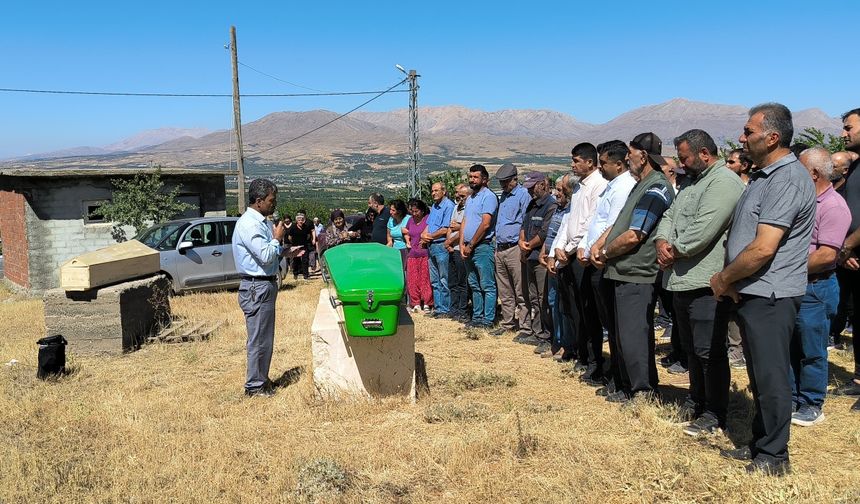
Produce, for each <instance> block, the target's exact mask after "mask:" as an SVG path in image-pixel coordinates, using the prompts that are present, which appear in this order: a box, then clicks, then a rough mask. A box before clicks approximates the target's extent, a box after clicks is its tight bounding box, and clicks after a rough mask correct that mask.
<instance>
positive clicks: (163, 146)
mask: <svg viewBox="0 0 860 504" xmlns="http://www.w3.org/2000/svg"><path fill="white" fill-rule="evenodd" d="M418 114H419V116H418V117H419V132H420V147H421V152H422V154H423V155H425V156H437V157H439V158H442V159H449V160H452V159H464V160H466V159H470V160H481V159H488V158H492V159H506V158H510V157H512V156H519V157H523V156H528V155H535V156H550V157H565V156H567V155H569V154H568V153H569V152H570V148H571V147H572V146H573V145H574V144H575V143H578V142H581V141H590V142H595V143H596V142H602V141H606V140H609V139H614V138H618V139H620V140H624V141H629V140H630V139H631V138H633V137H634V136H635V135H636V134H638V133H642V132H646V131H653V132H655V133H657V135H659V136H660V138H661V139H662V140H663V145H664V148H666V149H667V150H668V151H671V150H672V139H673V138H674V137H676V136H677V135H679V134H680V133H682V132H684V131H686V130H688V129H691V128H701V129H704V130H705V131H707V132H709V133H710V134H711V135H712V136H713V137H714V138H715V140H717V141H718V142H719V143H722V142H723V141H724V140H725V139H731V140H733V141H736V139H737V137H738V135H739V134H740V132H741V129H742V127H743V124H744V123H745V122H746V119H747V108H746V107H742V106H737V105H720V104H712V103H703V102H695V101H691V100H686V99H683V98H676V99H673V100H669V101H667V102H664V103H659V104H656V105H648V106H644V107H640V108H637V109H634V110H631V111H629V112H626V113H624V114H621V115H619V116H618V117H616V118H614V119H612V120H610V121H609V122H606V123H603V124H589V123H586V122H582V121H579V120H577V119H576V118H575V117H573V116H571V115H568V114H564V113H561V112H556V111H552V110H500V111H495V112H487V111H482V110H476V109H470V108H466V107H461V106H444V107H421V108H420V109H419V111H418ZM335 117H337V114H336V113H334V112H330V111H326V110H313V111H309V112H275V113H272V114H268V115H266V116H265V117H263V118H261V119H259V120H257V121H253V122H250V123H247V124H244V125H243V126H242V134H243V140H244V144H245V145H244V148H245V157H246V159H248V160H249V161H250V162H251V163H258V164H271V165H284V164H289V165H296V166H303V167H306V168H307V169H310V170H316V169H320V168H325V167H331V166H332V165H333V163H335V161H334V160H336V159H338V158H339V157H344V156H355V155H361V156H397V157H399V156H404V155H405V153H406V152H407V151H408V138H407V131H408V111H407V110H406V109H398V110H392V111H389V112H362V111H358V112H355V113H353V114H351V115H350V116H347V117H345V118H343V119H341V120H338V121H335V122H333V123H331V124H329V125H328V126H326V127H323V128H321V129H319V131H316V132H314V133H312V134H309V135H307V136H304V137H302V138H299V139H296V138H297V137H299V136H300V135H302V134H304V133H307V132H309V131H311V130H313V129H315V128H318V127H320V126H322V125H324V124H326V123H327V122H329V121H332V120H333V119H334V118H335ZM794 122H795V129H796V131H797V132H800V131H802V130H803V128H805V127H808V126H814V127H816V128H819V129H821V130H823V131H825V132H828V133H837V132H838V131H839V130H840V129H841V121H840V120H839V119H837V118H834V117H829V116H828V115H827V114H825V113H824V112H822V111H821V110H819V109H807V110H800V111H797V112H795V114H794ZM293 139H296V140H293ZM291 140H293V141H291ZM232 143H233V133H232V131H217V132H212V133H209V132H208V131H206V130H203V129H193V130H187V129H180V128H161V129H157V130H149V131H145V132H142V133H140V134H138V135H135V136H133V137H130V138H128V139H125V140H122V141H120V142H116V143H114V144H111V145H108V146H104V147H102V148H92V147H82V148H77V149H68V150H64V151H57V152H53V153H46V154H42V155H37V156H28V157H27V158H20V159H18V160H16V162H18V163H20V162H28V161H30V162H32V161H34V160H37V159H42V158H54V159H52V160H50V161H45V162H44V163H46V164H49V165H60V164H64V165H68V164H77V165H83V164H86V165H89V166H99V165H112V166H115V165H118V164H120V165H127V166H131V167H133V166H138V165H144V164H148V163H151V162H155V163H160V164H163V165H165V166H211V165H213V164H214V165H217V164H221V165H224V164H226V163H228V162H229V160H230V159H231V147H232ZM371 164H372V163H371Z"/></svg>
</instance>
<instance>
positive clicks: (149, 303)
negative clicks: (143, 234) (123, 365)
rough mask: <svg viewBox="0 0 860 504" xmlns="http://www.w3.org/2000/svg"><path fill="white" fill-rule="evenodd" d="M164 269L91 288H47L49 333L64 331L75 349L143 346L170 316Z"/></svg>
mask: <svg viewBox="0 0 860 504" xmlns="http://www.w3.org/2000/svg"><path fill="white" fill-rule="evenodd" d="M169 288H170V282H169V281H168V280H167V277H165V276H164V275H154V276H151V277H148V278H143V279H140V280H132V281H129V282H122V283H119V284H115V285H111V286H108V287H102V288H99V289H92V290H89V291H85V292H67V291H65V290H64V289H62V288H59V289H51V290H48V291H45V295H44V298H43V299H44V302H45V326H46V328H47V334H48V335H52V334H62V335H63V336H64V337H65V338H66V340H67V341H68V342H69V345H68V349H69V351H70V352H76V353H85V354H93V353H108V354H120V353H122V352H127V351H130V350H135V349H137V348H139V347H140V344H141V343H142V342H143V341H144V340H145V339H146V338H147V337H148V336H150V335H152V334H154V333H155V332H157V331H158V329H159V327H160V326H161V324H164V323H166V322H167V321H168V320H169V319H170V298H169V295H168V292H169Z"/></svg>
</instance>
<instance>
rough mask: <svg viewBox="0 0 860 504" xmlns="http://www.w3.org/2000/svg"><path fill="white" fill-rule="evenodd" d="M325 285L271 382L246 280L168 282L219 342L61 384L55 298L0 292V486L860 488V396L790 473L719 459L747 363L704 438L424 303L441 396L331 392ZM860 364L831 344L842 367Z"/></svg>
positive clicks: (435, 386)
mask: <svg viewBox="0 0 860 504" xmlns="http://www.w3.org/2000/svg"><path fill="white" fill-rule="evenodd" d="M320 287H321V283H320V282H319V281H313V282H310V283H300V284H299V285H297V286H294V285H287V287H286V288H285V289H284V290H282V291H281V293H280V297H279V299H278V320H277V331H276V341H275V343H276V345H275V357H274V360H273V365H272V377H273V378H275V377H278V376H281V375H284V376H285V380H284V381H285V386H283V387H281V388H279V389H278V393H277V395H276V396H275V397H273V398H270V399H263V398H253V399H246V398H245V397H243V395H242V383H243V378H244V371H245V360H244V338H245V332H244V322H243V318H242V314H241V312H240V310H239V308H238V306H237V302H236V293H235V292H232V293H230V292H228V293H213V294H195V295H189V296H181V297H177V298H174V299H173V301H172V306H173V310H174V313H175V314H178V315H182V316H186V317H190V318H195V319H198V320H203V319H205V320H215V319H225V320H226V324H225V325H224V326H223V327H222V328H221V330H220V331H218V332H217V333H216V334H215V335H214V336H213V338H212V339H210V340H209V341H206V342H197V343H184V344H150V345H146V346H145V347H144V348H143V349H142V350H140V351H138V352H134V353H130V354H126V355H123V356H121V357H114V358H96V357H83V356H76V355H74V354H71V355H70V367H71V369H72V373H71V374H70V375H68V376H66V377H64V378H62V379H60V380H58V381H54V382H42V381H39V380H37V379H36V378H35V367H36V346H35V344H34V342H35V340H36V339H38V338H39V337H42V336H44V331H45V328H44V318H43V317H44V316H43V308H42V303H41V301H40V300H37V299H35V300H34V299H21V298H18V297H16V296H12V295H11V294H9V293H2V294H0V363H6V362H9V361H10V360H11V359H17V360H18V361H20V362H19V363H18V364H17V365H13V366H5V365H2V364H0V502H2V503H18V502H179V503H189V502H305V501H306V502H427V501H429V502H458V503H460V502H539V503H543V502H600V503H610V502H612V503H614V502H816V503H819V502H845V503H855V502H860V417H858V416H857V415H852V414H850V413H849V412H848V408H849V406H850V405H851V404H852V402H851V400H849V399H844V398H828V400H827V403H826V405H825V412H826V415H827V420H826V421H825V422H824V423H823V424H820V425H818V426H815V427H812V428H807V429H802V428H793V429H792V433H791V434H792V439H791V456H792V465H793V468H794V472H793V474H792V475H790V476H787V477H785V478H782V479H777V478H768V477H763V476H748V475H747V474H745V472H744V470H743V465H742V464H740V463H733V462H731V461H727V460H723V459H721V458H720V457H719V455H718V453H717V448H718V447H727V446H729V445H730V444H731V440H730V439H729V437H730V438H731V439H733V440H735V441H745V440H747V439H748V438H749V435H750V434H749V426H748V421H749V417H750V414H751V413H750V410H751V399H750V395H749V392H748V391H747V389H746V385H747V379H746V374H745V372H744V371H740V372H738V371H733V380H734V383H735V386H736V389H735V392H733V394H732V408H733V412H734V413H733V416H732V418H731V419H730V424H729V437H725V436H720V437H717V438H715V439H709V440H696V439H692V438H689V437H687V436H685V435H684V434H683V433H682V431H681V429H680V428H679V427H678V426H677V425H673V423H672V417H673V414H674V412H675V411H676V409H675V406H672V405H656V404H651V405H649V404H643V405H638V406H636V407H635V408H630V409H624V410H622V409H620V408H619V407H617V406H615V405H610V404H608V403H606V402H605V401H603V400H602V398H599V397H596V396H595V395H594V389H592V388H591V387H587V386H585V385H582V384H580V383H579V382H578V381H576V379H574V378H569V377H566V375H565V374H564V373H562V372H561V371H562V369H563V367H562V366H561V365H559V364H555V363H552V362H548V361H547V360H546V359H540V358H538V357H537V356H535V355H534V354H533V353H532V352H531V350H532V347H526V346H522V345H518V344H515V343H513V342H511V341H510V340H509V338H504V339H494V338H490V337H486V336H485V337H482V338H480V339H478V340H473V339H468V338H466V337H465V336H464V334H463V333H462V332H461V331H460V329H459V326H457V325H456V324H454V323H453V322H450V321H431V320H426V319H424V318H423V316H422V315H416V333H417V334H416V336H417V343H416V346H417V351H419V352H421V353H423V354H424V356H425V359H426V363H427V372H428V376H429V381H430V386H431V392H430V395H429V397H425V398H422V399H421V400H419V401H418V403H417V404H409V403H408V402H405V401H400V400H383V401H378V402H373V403H368V402H342V403H332V402H320V401H317V400H316V399H315V398H314V394H313V391H314V389H313V384H312V380H311V379H310V377H311V372H310V366H311V356H310V334H309V328H310V323H311V317H312V316H313V315H312V314H313V313H314V309H315V306H314V305H315V303H316V301H317V299H318V298H317V293H318V291H319V289H320ZM851 366H852V364H851V360H850V358H849V355H848V354H847V353H846V352H841V353H833V354H831V367H832V374H834V375H835V376H836V378H841V379H842V380H844V379H847V377H848V376H849V375H848V371H850V370H851ZM661 373H662V371H661ZM661 380H662V381H663V382H666V383H668V381H669V376H668V375H664V374H661ZM664 392H665V396H667V397H677V396H679V395H681V394H682V393H683V387H681V386H672V385H669V386H667V387H666V389H665V390H664Z"/></svg>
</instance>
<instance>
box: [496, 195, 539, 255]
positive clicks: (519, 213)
mask: <svg viewBox="0 0 860 504" xmlns="http://www.w3.org/2000/svg"><path fill="white" fill-rule="evenodd" d="M531 201H532V197H531V196H529V191H528V190H527V189H526V188H525V187H523V186H521V185H519V184H518V185H517V186H516V187H514V188H513V190H512V191H511V192H509V193H503V194H502V198H501V201H499V214H498V217H497V220H496V241H497V242H499V243H516V242H517V241H519V239H520V228H521V227H522V226H523V219H525V216H526V209H527V208H528V206H529V203H531Z"/></svg>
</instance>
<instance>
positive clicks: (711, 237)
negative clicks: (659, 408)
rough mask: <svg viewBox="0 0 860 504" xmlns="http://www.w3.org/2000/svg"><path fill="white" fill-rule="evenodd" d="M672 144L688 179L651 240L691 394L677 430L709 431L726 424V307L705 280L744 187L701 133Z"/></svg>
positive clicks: (716, 263) (719, 258)
mask: <svg viewBox="0 0 860 504" xmlns="http://www.w3.org/2000/svg"><path fill="white" fill-rule="evenodd" d="M675 148H676V149H677V150H678V159H679V160H680V161H681V163H682V164H683V165H684V168H685V170H686V172H687V174H688V175H689V176H690V177H691V179H692V183H691V184H690V185H689V186H688V187H687V188H686V189H684V190H683V191H681V192H680V193H679V194H678V197H677V198H676V199H675V201H674V202H673V203H672V206H671V207H669V209H668V210H667V211H666V213H664V214H663V219H662V220H661V221H660V224H659V225H658V226H657V230H656V232H655V235H654V236H655V238H654V243H655V246H656V248H657V263H658V264H659V265H660V268H661V269H663V270H665V272H666V275H667V279H668V280H667V285H666V288H667V289H668V290H670V291H672V293H673V301H674V305H675V314H676V317H677V323H678V326H679V327H678V330H679V334H680V337H681V345H682V346H683V347H684V350H686V352H687V359H688V369H689V371H690V396H689V398H688V399H687V401H686V402H685V404H684V406H683V407H682V416H683V417H687V418H689V419H690V420H693V421H692V423H690V424H689V425H688V426H687V427H686V428H685V429H684V433H686V434H689V435H691V436H697V435H699V434H713V433H715V432H717V431H718V430H719V429H721V428H724V427H725V423H726V410H727V409H728V402H729V378H730V374H729V361H728V352H727V348H726V329H727V325H726V324H727V322H728V319H727V318H726V317H727V310H718V301H717V300H716V298H714V296H713V293H712V292H711V288H710V279H711V276H713V275H714V273H716V272H718V271H720V270H722V269H723V263H724V261H725V255H726V247H725V241H726V230H727V229H728V227H729V224H730V222H731V218H732V214H733V212H734V209H735V205H736V204H737V202H738V199H739V198H740V196H741V193H742V192H743V190H744V184H743V182H741V179H740V178H739V177H738V176H737V175H735V174H734V173H733V172H732V171H731V170H729V169H728V168H727V167H726V164H725V162H723V161H722V160H720V159H719V158H718V157H717V146H716V144H715V143H714V140H713V139H712V138H711V136H710V135H708V134H707V133H705V132H704V131H702V130H699V129H693V130H690V131H687V132H686V133H684V134H682V135H681V136H679V137H677V138H675ZM726 302H731V301H726ZM718 312H719V314H718Z"/></svg>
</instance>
